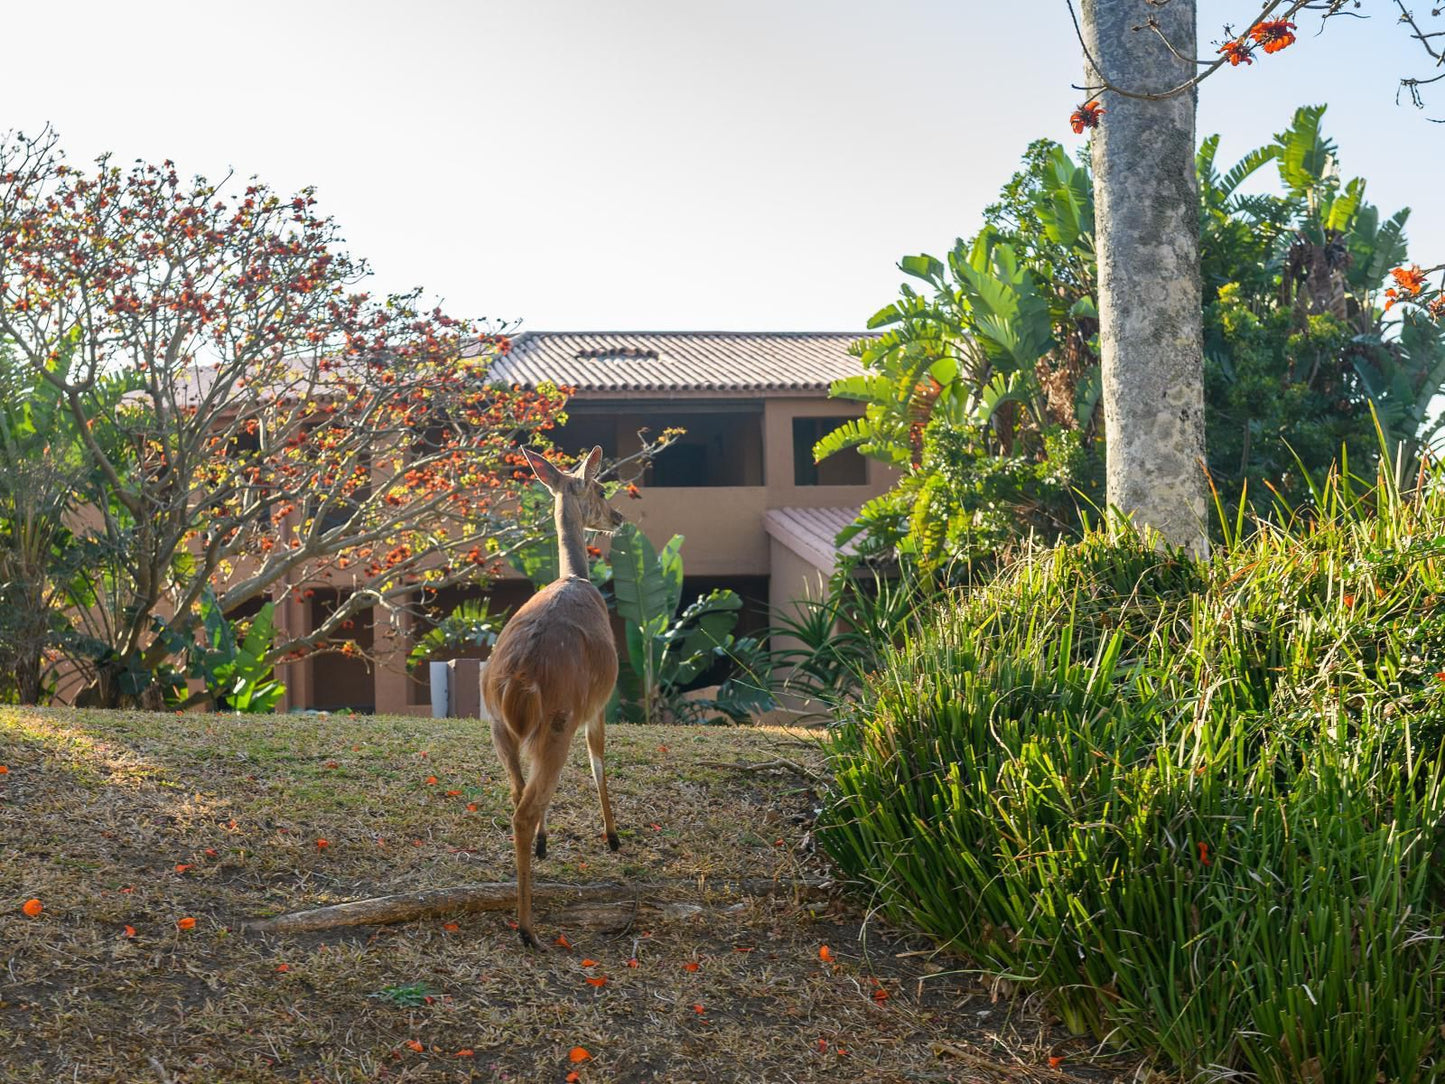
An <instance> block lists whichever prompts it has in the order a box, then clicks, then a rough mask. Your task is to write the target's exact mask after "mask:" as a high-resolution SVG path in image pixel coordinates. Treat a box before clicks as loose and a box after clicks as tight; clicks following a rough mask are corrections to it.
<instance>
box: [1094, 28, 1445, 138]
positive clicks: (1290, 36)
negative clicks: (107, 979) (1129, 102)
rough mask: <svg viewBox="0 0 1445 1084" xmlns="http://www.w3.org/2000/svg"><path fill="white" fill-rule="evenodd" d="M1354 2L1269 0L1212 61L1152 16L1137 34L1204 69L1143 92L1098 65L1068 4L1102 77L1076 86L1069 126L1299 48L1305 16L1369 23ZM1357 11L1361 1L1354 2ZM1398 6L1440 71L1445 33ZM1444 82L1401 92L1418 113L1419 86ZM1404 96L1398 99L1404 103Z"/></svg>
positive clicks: (1408, 81) (1406, 85)
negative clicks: (1112, 104) (1178, 42)
mask: <svg viewBox="0 0 1445 1084" xmlns="http://www.w3.org/2000/svg"><path fill="white" fill-rule="evenodd" d="M1142 2H1143V3H1144V4H1146V5H1147V6H1149V7H1163V6H1165V5H1167V4H1168V3H1169V0H1142ZM1351 2H1352V0H1289V2H1286V0H1266V2H1265V3H1264V5H1263V6H1262V7H1261V9H1260V11H1259V13H1258V14H1257V15H1255V17H1254V19H1253V20H1252V21H1251V22H1250V23H1249V25H1248V26H1246V27H1245V28H1244V30H1243V32H1241V33H1239V34H1235V33H1234V31H1233V29H1232V28H1231V27H1229V26H1227V25H1226V26H1225V28H1224V35H1225V36H1224V41H1223V42H1222V44H1220V46H1219V49H1218V54H1219V55H1218V56H1216V57H1213V58H1209V59H1200V58H1197V57H1192V56H1188V55H1186V54H1185V53H1183V52H1181V51H1180V50H1179V49H1178V48H1177V47H1176V46H1175V45H1174V43H1173V42H1171V41H1170V40H1169V38H1168V36H1167V35H1166V34H1165V33H1164V32H1163V30H1162V29H1161V28H1160V26H1159V22H1158V20H1157V19H1156V18H1155V17H1154V16H1153V15H1152V14H1151V15H1149V16H1148V17H1146V18H1145V19H1144V21H1143V22H1142V23H1139V24H1138V25H1136V26H1134V27H1133V28H1132V29H1133V30H1134V31H1136V32H1137V31H1141V30H1149V31H1153V33H1154V34H1155V35H1157V36H1158V38H1159V40H1160V41H1161V42H1162V43H1163V45H1164V47H1165V48H1166V49H1167V50H1168V51H1169V53H1170V54H1171V55H1172V56H1174V57H1175V59H1177V60H1179V61H1180V62H1181V63H1184V64H1188V65H1192V66H1196V67H1198V68H1200V69H1201V70H1200V71H1198V72H1197V73H1196V74H1195V75H1193V76H1192V77H1191V78H1189V79H1186V80H1184V81H1183V82H1180V83H1178V84H1176V85H1175V86H1172V87H1169V88H1166V89H1164V90H1141V89H1138V88H1134V87H1123V86H1119V85H1117V84H1115V83H1113V82H1111V81H1110V80H1109V79H1108V77H1107V76H1106V75H1105V74H1104V72H1103V69H1102V68H1101V67H1100V65H1099V63H1098V62H1097V60H1095V58H1094V56H1093V54H1092V52H1091V51H1090V49H1089V47H1088V44H1087V43H1086V42H1085V40H1084V34H1083V29H1082V27H1081V26H1080V24H1079V17H1078V14H1077V13H1076V12H1075V10H1074V4H1073V0H1065V4H1066V6H1067V7H1068V11H1069V17H1070V19H1071V20H1072V21H1073V24H1074V34H1075V36H1076V37H1077V38H1078V40H1079V45H1080V46H1081V47H1082V49H1083V51H1084V58H1085V60H1086V62H1087V65H1088V68H1089V70H1090V71H1091V72H1092V73H1093V74H1094V76H1096V77H1097V81H1090V82H1088V83H1086V84H1084V85H1079V84H1074V88H1075V89H1076V90H1080V91H1083V92H1084V93H1085V94H1086V95H1087V96H1088V97H1087V100H1086V101H1085V103H1084V104H1083V105H1081V106H1079V108H1078V109H1077V110H1076V111H1075V112H1074V114H1073V115H1072V116H1071V117H1070V124H1071V125H1072V126H1073V128H1074V131H1075V132H1080V133H1081V132H1083V131H1084V129H1086V128H1093V127H1097V125H1098V123H1099V118H1100V117H1101V116H1102V115H1103V114H1104V112H1105V110H1104V109H1102V108H1101V107H1100V106H1099V101H1098V99H1099V98H1100V97H1102V96H1103V95H1104V94H1117V95H1119V96H1120V97H1123V98H1135V99H1139V100H1142V101H1163V100H1165V99H1168V98H1173V97H1175V96H1177V95H1179V94H1184V93H1187V92H1188V91H1190V90H1192V89H1193V88H1194V87H1196V86H1198V85H1199V84H1200V83H1201V82H1202V81H1204V80H1205V79H1207V78H1209V77H1210V76H1211V75H1213V74H1214V73H1215V72H1217V71H1219V69H1220V68H1222V67H1224V66H1225V65H1226V64H1228V65H1229V66H1230V67H1239V66H1240V65H1248V64H1253V63H1254V60H1255V54H1256V52H1257V51H1262V52H1264V53H1265V54H1267V55H1268V54H1272V53H1277V52H1279V51H1280V50H1281V49H1284V48H1287V47H1288V46H1290V45H1292V44H1294V42H1295V40H1296V38H1295V34H1294V31H1295V29H1296V25H1295V23H1294V22H1293V19H1294V17H1295V16H1296V15H1297V14H1298V13H1299V12H1301V11H1320V12H1322V13H1323V14H1322V16H1321V20H1322V22H1323V20H1326V19H1330V18H1334V17H1336V16H1341V15H1350V16H1353V17H1355V18H1364V17H1365V16H1362V15H1360V14H1359V13H1357V12H1354V11H1350V10H1348V6H1349V4H1350V3H1351ZM1353 2H1354V3H1355V6H1358V0H1353ZM1394 2H1395V5H1396V7H1398V8H1399V9H1400V20H1399V21H1400V22H1402V23H1405V24H1407V25H1408V26H1409V27H1410V37H1412V38H1414V39H1416V40H1417V41H1419V42H1420V44H1421V45H1422V46H1423V47H1424V49H1425V51H1426V52H1427V53H1428V54H1429V55H1430V57H1431V59H1432V61H1433V62H1434V64H1435V66H1436V67H1441V66H1442V65H1445V53H1442V52H1441V51H1440V50H1439V49H1437V48H1436V47H1435V46H1434V45H1433V44H1432V40H1433V39H1435V38H1439V37H1442V36H1445V31H1439V32H1433V33H1426V32H1424V31H1423V30H1421V28H1420V26H1419V24H1418V23H1417V22H1416V20H1415V16H1414V15H1413V13H1412V12H1411V11H1410V10H1409V9H1407V8H1406V7H1405V4H1404V0H1394ZM1431 14H1432V15H1437V16H1438V15H1439V14H1440V9H1438V8H1437V9H1433V10H1432V12H1431ZM1441 79H1445V72H1441V73H1440V74H1439V75H1436V76H1433V77H1430V78H1426V79H1421V78H1403V79H1401V80H1400V89H1401V90H1404V91H1407V92H1408V93H1409V96H1410V100H1411V102H1412V103H1413V104H1414V105H1415V106H1416V107H1417V108H1424V102H1423V101H1422V99H1421V96H1420V89H1419V88H1420V87H1421V86H1424V85H1426V84H1429V83H1435V82H1438V81H1440V80H1441ZM1399 97H1400V95H1399V92H1398V91H1397V93H1396V95H1395V100H1396V102H1397V104H1398V102H1399ZM1428 119H1430V120H1431V121H1432V122H1433V123H1445V119H1437V118H1433V117H1432V118H1428Z"/></svg>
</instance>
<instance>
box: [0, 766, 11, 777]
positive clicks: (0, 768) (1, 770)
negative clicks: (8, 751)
mask: <svg viewBox="0 0 1445 1084" xmlns="http://www.w3.org/2000/svg"><path fill="white" fill-rule="evenodd" d="M9 774H10V769H9V768H7V767H6V766H5V765H3V764H0V775H9Z"/></svg>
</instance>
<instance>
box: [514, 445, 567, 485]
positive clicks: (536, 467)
mask: <svg viewBox="0 0 1445 1084" xmlns="http://www.w3.org/2000/svg"><path fill="white" fill-rule="evenodd" d="M522 454H523V455H524V456H526V457H527V465H528V466H529V467H531V468H532V473H533V474H535V475H536V476H537V481H539V482H541V483H542V484H543V485H544V486H546V487H547V488H548V489H550V490H552V491H553V492H554V493H555V492H556V491H557V489H558V487H559V486H561V484H562V472H561V471H559V470H558V469H557V468H556V467H554V466H552V464H551V463H549V462H547V460H545V459H543V458H542V457H541V456H540V455H538V454H537V453H536V452H534V451H532V450H531V449H530V448H523V449H522Z"/></svg>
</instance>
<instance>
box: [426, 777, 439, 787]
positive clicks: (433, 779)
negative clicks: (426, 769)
mask: <svg viewBox="0 0 1445 1084" xmlns="http://www.w3.org/2000/svg"><path fill="white" fill-rule="evenodd" d="M426 785H427V786H429V787H434V786H436V785H437V777H436V776H434V775H429V776H427V777H426Z"/></svg>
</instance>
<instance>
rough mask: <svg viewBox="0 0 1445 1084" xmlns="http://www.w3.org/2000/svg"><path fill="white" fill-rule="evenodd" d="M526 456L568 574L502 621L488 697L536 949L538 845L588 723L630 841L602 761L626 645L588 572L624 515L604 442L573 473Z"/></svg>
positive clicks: (523, 921) (597, 768)
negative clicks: (592, 546) (611, 483)
mask: <svg viewBox="0 0 1445 1084" xmlns="http://www.w3.org/2000/svg"><path fill="white" fill-rule="evenodd" d="M523 454H524V455H525V456H526V457H527V463H528V464H529V465H530V466H531V468H532V472H533V473H534V474H536V476H537V480H538V481H539V482H541V483H542V484H543V485H544V486H546V487H547V489H548V491H549V492H551V494H552V498H553V519H554V522H555V523H556V525H557V553H558V557H559V561H558V578H557V579H556V580H555V581H554V582H553V583H550V584H548V585H547V586H546V587H544V588H542V590H540V591H538V592H537V593H536V594H535V595H533V596H532V598H531V599H529V600H528V601H527V602H526V603H525V604H524V605H523V606H522V608H521V609H519V610H518V611H517V612H516V614H515V615H513V617H512V619H511V620H510V621H508V622H507V624H506V626H505V627H504V628H503V629H502V633H501V635H500V636H498V637H497V642H496V644H495V646H494V647H493V648H492V653H491V657H490V658H489V659H488V661H487V668H486V678H485V679H484V682H483V689H482V695H483V696H484V697H485V699H486V702H487V710H488V711H489V712H490V713H491V717H492V744H493V745H495V746H496V749H497V756H498V757H499V758H500V759H501V761H502V768H503V769H504V770H505V771H506V773H507V782H508V783H509V784H510V786H511V790H512V809H513V813H512V832H513V844H514V847H515V850H516V855H517V932H518V933H519V934H521V937H522V944H523V945H525V946H527V947H528V948H534V949H535V948H540V947H541V946H540V945H539V944H538V942H537V938H536V935H535V934H534V933H533V930H532V849H533V847H534V845H535V849H536V853H537V857H538V858H545V857H546V856H547V807H548V805H550V804H551V802H552V795H553V794H554V793H556V790H557V781H558V779H559V777H560V776H561V774H562V766H563V765H564V764H565V763H566V761H567V753H568V750H570V749H571V747H572V737H573V735H574V734H576V732H577V728H578V727H579V726H585V727H586V730H587V750H588V752H589V753H590V754H591V757H592V778H593V780H594V781H595V782H596V784H597V797H598V798H599V799H600V800H601V802H602V826H603V829H604V830H605V831H606V833H607V846H608V847H610V848H611V849H612V850H614V851H615V850H617V849H618V848H619V847H620V846H621V843H620V842H619V841H618V839H617V827H616V825H614V824H613V822H612V807H611V805H610V804H609V803H608V801H607V775H606V772H605V770H604V768H603V764H602V750H603V745H604V736H603V725H604V724H603V718H602V715H603V711H604V709H605V708H606V706H607V701H608V698H609V697H611V695H612V687H613V685H614V684H616V682H617V646H616V644H615V642H614V641H613V639H612V626H611V624H610V622H609V621H608V617H607V605H606V603H604V602H603V601H602V593H601V592H600V591H598V590H597V588H596V587H594V586H593V585H592V581H591V580H590V579H588V577H587V549H586V545H585V543H584V542H583V532H584V531H586V530H595V531H608V532H610V531H611V530H612V529H613V528H615V527H617V526H618V525H619V524H621V523H622V522H623V519H622V514H621V513H620V512H617V511H615V510H614V509H613V508H611V507H609V506H608V504H607V500H606V498H605V497H604V496H603V494H602V487H601V486H600V485H599V484H598V482H597V468H598V465H599V464H600V463H601V461H602V449H601V448H600V447H599V448H593V449H592V451H591V452H590V453H588V455H587V456H586V457H585V458H584V459H583V460H582V462H581V464H579V465H578V466H577V467H575V468H573V469H572V470H570V471H564V470H559V469H558V468H557V467H555V466H553V465H552V464H551V463H549V462H547V460H545V459H543V458H542V457H541V456H538V455H534V454H532V453H531V452H530V451H527V450H526V449H523ZM524 764H525V765H526V766H527V768H528V771H527V773H526V776H525V777H524V776H523V771H522V769H523V765H524Z"/></svg>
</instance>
